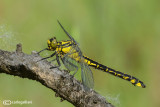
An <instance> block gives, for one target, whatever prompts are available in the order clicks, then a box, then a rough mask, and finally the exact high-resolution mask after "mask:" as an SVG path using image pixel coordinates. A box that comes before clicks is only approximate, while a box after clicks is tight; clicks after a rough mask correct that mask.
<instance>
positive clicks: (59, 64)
mask: <svg viewBox="0 0 160 107" xmlns="http://www.w3.org/2000/svg"><path fill="white" fill-rule="evenodd" d="M54 60H57V63H58V66H54V67H50V69H53V68H58V67H60V66H61V63H60V61H59V56H58V54H56V59H54ZM52 61H53V60H52Z"/></svg>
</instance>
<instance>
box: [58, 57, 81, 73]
mask: <svg viewBox="0 0 160 107" xmlns="http://www.w3.org/2000/svg"><path fill="white" fill-rule="evenodd" d="M61 59H62V62H63V64H64V65H65V67H66V68H67V69H68V70H69V71H75V72H76V71H78V62H76V61H75V60H74V59H73V58H70V57H69V56H68V55H65V56H64V57H62V58H61Z"/></svg>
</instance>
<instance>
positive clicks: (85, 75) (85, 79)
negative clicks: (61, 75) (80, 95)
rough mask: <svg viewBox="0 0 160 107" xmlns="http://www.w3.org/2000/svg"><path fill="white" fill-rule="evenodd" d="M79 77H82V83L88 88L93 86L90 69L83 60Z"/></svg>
mask: <svg viewBox="0 0 160 107" xmlns="http://www.w3.org/2000/svg"><path fill="white" fill-rule="evenodd" d="M81 78H82V83H83V84H84V85H85V86H87V87H89V88H93V87H94V79H93V74H92V71H91V69H90V68H89V66H88V65H87V64H86V63H85V62H83V63H81Z"/></svg>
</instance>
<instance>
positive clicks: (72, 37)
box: [57, 20, 78, 44]
mask: <svg viewBox="0 0 160 107" xmlns="http://www.w3.org/2000/svg"><path fill="white" fill-rule="evenodd" d="M57 21H58V23H59V25H60V26H61V28H62V29H63V31H64V32H65V33H66V35H67V36H68V37H69V38H70V39H71V40H72V41H74V42H75V43H76V44H78V43H77V42H76V41H75V40H74V38H73V37H72V36H71V35H70V34H69V33H68V32H67V31H66V30H65V29H64V27H63V26H62V24H61V23H60V22H59V20H57Z"/></svg>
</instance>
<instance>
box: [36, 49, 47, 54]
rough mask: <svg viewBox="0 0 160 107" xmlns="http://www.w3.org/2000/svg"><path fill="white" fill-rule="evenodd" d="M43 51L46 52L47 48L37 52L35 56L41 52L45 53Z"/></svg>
mask: <svg viewBox="0 0 160 107" xmlns="http://www.w3.org/2000/svg"><path fill="white" fill-rule="evenodd" d="M45 50H48V48H45V49H43V50H41V51H39V52H38V53H37V54H40V53H41V52H43V51H45Z"/></svg>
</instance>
